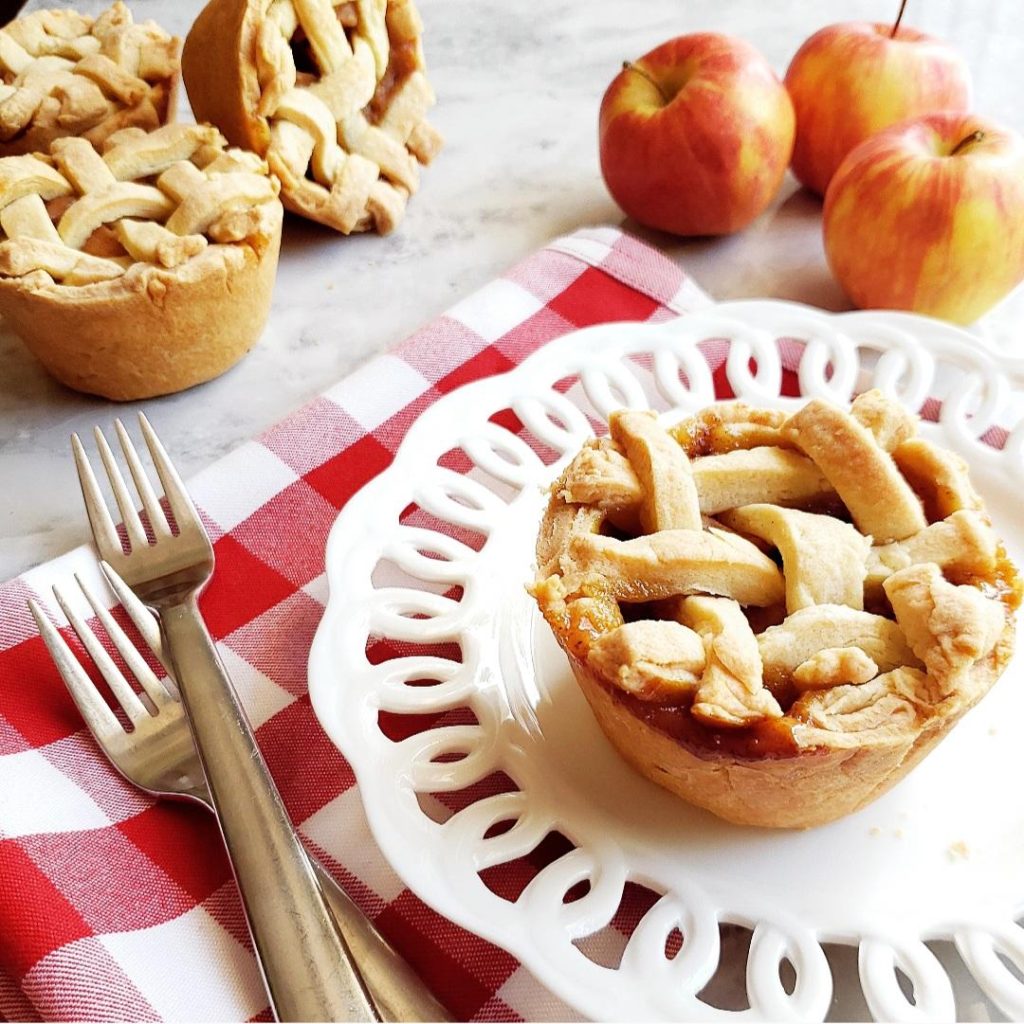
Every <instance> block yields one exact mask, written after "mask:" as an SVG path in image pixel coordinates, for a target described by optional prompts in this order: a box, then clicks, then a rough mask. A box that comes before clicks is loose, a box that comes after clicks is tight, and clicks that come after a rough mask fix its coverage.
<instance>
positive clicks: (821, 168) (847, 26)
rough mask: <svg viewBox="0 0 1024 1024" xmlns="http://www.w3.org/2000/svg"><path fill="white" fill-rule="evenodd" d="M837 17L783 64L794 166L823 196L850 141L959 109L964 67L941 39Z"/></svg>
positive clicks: (966, 89)
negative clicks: (836, 21) (793, 126)
mask: <svg viewBox="0 0 1024 1024" xmlns="http://www.w3.org/2000/svg"><path fill="white" fill-rule="evenodd" d="M891 32H892V26H891V25H883V24H877V23H873V22H867V21H863V22H843V23H841V24H838V25H829V26H827V27H826V28H823V29H821V30H820V31H818V32H815V34H814V35H813V36H811V37H810V38H809V39H808V40H807V41H806V42H805V43H804V44H803V46H801V47H800V49H799V50H798V51H797V52H796V55H795V56H794V57H793V59H792V61H791V62H790V65H789V68H788V70H787V71H786V78H785V83H786V88H787V90H788V91H789V95H790V97H791V98H792V100H793V109H794V110H795V112H796V142H795V145H794V147H793V173H794V174H795V175H796V177H797V179H798V180H799V181H800V182H801V183H802V184H804V185H806V186H807V187H808V188H809V189H811V190H812V191H814V192H817V193H818V195H824V194H825V189H826V188H827V187H828V183H829V181H830V180H831V179H832V175H833V174H835V172H836V170H837V169H838V167H839V165H840V163H842V161H843V159H844V157H845V156H846V154H847V153H849V152H850V150H852V149H853V147H854V146H856V145H858V144H859V143H861V142H863V141H864V140H865V139H867V138H869V137H870V136H872V135H874V134H875V132H878V131H881V130H882V129H883V128H888V127H889V126H890V125H894V124H898V123H899V122H901V121H906V120H909V119H910V118H913V117H920V116H921V115H923V114H930V113H933V112H934V111H937V110H948V111H960V112H963V113H966V112H967V110H968V108H969V107H970V101H971V80H970V72H969V71H968V69H967V65H966V63H965V62H964V60H963V58H962V57H961V56H960V55H959V54H958V53H957V52H956V50H954V49H953V47H951V46H949V45H947V44H946V43H944V42H942V41H941V40H938V39H935V38H933V37H931V36H928V35H925V34H924V33H923V32H918V31H917V30H916V29H912V28H909V27H904V26H900V28H899V31H898V32H897V33H896V36H895V38H890V34H891Z"/></svg>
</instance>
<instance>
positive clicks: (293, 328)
mask: <svg viewBox="0 0 1024 1024" xmlns="http://www.w3.org/2000/svg"><path fill="white" fill-rule="evenodd" d="M129 4H130V6H131V7H132V8H133V10H134V12H135V13H136V16H137V17H140V18H144V17H151V18H154V19H156V20H157V21H159V22H160V23H161V24H163V25H164V26H165V27H166V28H168V29H169V30H171V31H174V32H176V33H178V34H182V35H183V34H184V33H185V32H186V31H187V30H188V27H189V24H190V22H191V20H192V18H193V17H194V16H195V14H196V13H197V11H198V10H199V8H200V6H201V2H200V0H129ZM55 5H57V4H56V0H45V2H43V0H33V2H32V3H30V4H29V8H30V9H31V8H35V7H39V6H55ZM76 6H77V7H79V9H83V10H89V11H99V10H101V9H102V8H103V7H105V6H107V3H106V2H105V0H104V2H95V0H85V2H81V3H78V4H76ZM419 6H420V9H421V13H422V15H423V19H424V22H425V25H426V34H425V49H426V56H427V61H428V65H429V68H430V76H431V80H432V82H433V84H434V86H435V89H436V91H437V94H438V105H437V108H436V110H435V113H434V115H433V118H432V119H433V122H434V123H435V124H436V125H437V127H438V128H439V129H440V130H441V131H442V132H443V134H444V135H445V137H446V140H447V145H446V148H445V149H444V151H443V152H442V154H441V155H440V157H439V159H438V160H437V162H436V163H435V165H434V166H432V167H430V168H428V169H426V170H425V171H424V173H423V176H422V177H423V184H422V189H421V191H420V193H419V194H418V195H417V196H416V197H415V198H414V199H413V201H412V203H411V204H410V207H409V211H408V215H407V217H406V219H405V221H404V222H403V224H402V225H401V227H400V229H399V230H398V232H397V233H396V234H394V235H393V236H391V237H388V238H379V237H376V236H356V237H352V238H343V237H339V236H337V235H335V234H333V233H331V232H329V231H327V230H324V229H321V228H319V227H317V226H316V225H313V224H309V223H306V222H303V221H300V220H296V219H293V218H292V219H289V221H288V222H287V224H286V231H285V238H284V245H283V251H282V257H281V265H280V273H279V276H278V280H277V283H276V287H275V292H274V303H273V310H272V313H271V316H270V322H269V324H268V326H267V329H266V332H265V334H264V336H263V338H262V339H261V341H260V342H259V343H258V345H257V346H256V347H255V349H254V350H253V351H252V352H251V353H250V355H249V356H248V357H247V358H246V359H245V360H244V361H243V362H242V363H241V364H240V365H239V366H238V367H236V368H235V369H233V370H232V371H230V372H229V373H227V374H226V375H224V376H223V377H221V378H219V379H218V380H215V381H213V382H211V383H209V384H206V385H204V386H202V387H199V388H196V389H193V390H191V391H189V392H186V393H184V394H180V395H175V396H171V397H168V398H161V399H157V400H151V401H148V402H145V403H131V404H128V405H121V406H117V405H113V404H111V403H109V402H106V401H103V400H100V399H95V398H90V397H87V396H83V395H78V394H75V393H73V392H70V391H67V390H65V389H63V388H62V387H61V386H59V385H58V384H56V383H54V382H53V381H52V380H51V379H50V378H49V377H48V376H47V375H46V374H45V373H44V372H43V371H42V369H41V368H40V366H39V365H38V364H37V363H36V362H35V361H34V359H33V358H32V357H31V356H30V355H29V354H28V353H27V351H26V350H25V349H24V348H23V347H22V345H21V343H20V342H19V341H18V340H17V338H16V337H14V336H13V335H12V334H11V333H10V331H8V330H5V329H3V326H2V324H0V367H2V370H0V482H2V484H3V486H2V487H0V579H6V578H8V577H10V576H13V575H15V574H16V573H19V572H21V571H23V570H25V569H27V568H29V567H30V566H32V565H35V564H37V563H39V562H41V561H44V560H46V559H48V558H51V557H53V556H55V555H58V554H60V553H61V552H63V551H65V550H66V549H68V548H70V547H73V546H75V545H77V544H80V543H82V542H84V541H86V540H87V539H88V531H87V526H86V522H85V516H84V514H83V508H82V503H81V498H80V495H79V492H78V486H77V481H76V478H75V474H74V469H73V465H72V461H71V457H70V449H69V444H68V438H69V435H70V433H71V432H72V431H79V432H82V431H87V430H89V428H90V427H91V426H92V425H93V424H97V423H98V424H101V425H104V426H109V424H110V423H111V421H112V420H113V418H114V417H115V416H122V417H126V418H131V417H133V414H134V412H135V410H136V408H144V409H145V411H146V413H147V415H148V416H149V417H150V418H151V419H152V420H153V422H154V423H155V424H156V426H157V427H158V429H159V431H160V433H161V435H162V436H163V438H164V440H165V441H166V442H167V444H168V447H169V448H170V449H171V451H172V453H173V456H174V458H175V461H176V462H177V464H178V466H179V468H180V469H181V470H182V472H183V474H184V475H185V476H186V477H188V476H189V475H191V474H193V473H195V472H197V471H198V470H200V469H202V468H203V467H205V466H206V465H208V464H209V463H211V462H212V461H214V460H216V459H217V458H218V457H220V456H222V455H223V454H225V453H226V452H228V451H229V450H231V449H232V448H234V447H235V446H237V445H238V444H240V443H241V442H242V441H244V440H246V439H247V438H249V437H250V436H252V435H254V434H256V433H259V432H260V431H262V430H264V429H265V428H266V427H268V426H269V425H271V424H272V423H274V422H275V421H276V420H278V419H280V418H281V417H282V416H284V415H285V414H287V413H288V412H290V411H291V410H293V409H294V408H296V407H298V406H300V405H301V404H303V403H304V402H306V401H307V400H308V399H309V398H311V397H312V396H314V395H315V394H317V393H318V392H320V391H322V390H324V389H325V388H327V387H328V386H330V385H331V384H333V383H335V382H336V381H337V380H339V379H340V378H342V377H343V376H345V375H346V374H348V373H350V372H351V371H352V370H354V369H355V368H356V367H357V366H359V365H360V364H361V363H363V362H364V361H366V360H367V359H369V358H370V357H372V356H373V355H375V354H376V353H379V352H381V351H384V350H386V349H387V348H389V347H391V346H392V345H394V344H396V343H397V342H399V341H400V340H402V339H403V338H404V337H405V336H407V335H409V334H410V333H412V332H413V331H414V330H415V329H416V328H417V327H419V326H420V325H421V324H423V323H424V322H426V321H428V320H429V319H431V318H433V317H435V316H436V315H438V314H439V313H440V312H441V311H442V310H444V309H445V308H446V307H448V306H449V305H451V304H452V303H453V302H455V301H456V300H458V299H460V298H462V297H463V296H465V295H467V294H468V293H470V292H471V291H473V290H474V289H476V288H477V287H479V286H480V285H482V284H484V283H485V282H486V281H488V280H489V279H491V278H492V277H494V276H495V275H497V274H499V273H500V272H502V271H503V270H504V269H505V268H506V267H508V266H509V265H511V264H512V263H514V262H516V261H518V260H519V259H521V258H522V257H524V256H525V255H527V254H528V253H529V252H531V251H533V250H534V249H536V248H537V247H539V246H541V245H543V244H544V243H545V242H547V241H548V240H550V239H551V238H553V237H555V236H557V235H560V234H564V233H566V232H570V231H572V230H574V229H576V228H579V227H583V226H589V225H596V224H609V223H610V224H620V223H622V224H624V227H625V228H626V229H627V230H630V231H633V232H635V233H636V234H638V235H640V236H641V237H643V238H645V239H647V240H648V241H650V242H651V243H652V244H654V245H656V246H657V247H658V248H660V249H661V250H662V251H664V252H665V253H666V254H668V255H669V256H670V257H671V258H672V259H674V260H676V261H678V262H679V263H680V265H682V266H683V267H685V268H686V269H687V270H688V271H689V272H690V273H691V275H692V276H693V277H694V278H695V279H696V280H697V281H698V282H699V283H700V284H702V285H703V286H704V288H706V289H707V290H708V291H709V292H710V293H711V294H712V295H714V296H716V297H718V298H721V299H733V298H748V297H766V296H767V297H778V298H786V299H793V300H797V301H801V302H807V303H811V304H813V305H818V306H822V307H824V308H828V309H844V308H847V305H848V304H847V302H846V300H845V298H844V296H843V294H842V292H841V291H840V290H839V288H838V286H837V285H836V283H835V282H834V281H833V279H832V278H831V275H830V274H829V271H828V269H827V267H826V264H825V261H824V256H823V252H822V246H821V237H820V203H819V201H818V200H816V199H814V198H813V197H811V196H810V195H809V194H807V193H806V192H804V191H802V190H799V189H798V188H797V186H796V183H795V182H794V181H793V180H792V179H787V181H786V183H785V185H784V187H783V189H782V192H781V193H780V195H779V197H778V198H777V200H776V201H775V202H774V203H773V204H772V206H771V208H770V209H769V210H768V211H767V212H766V213H765V214H764V215H763V216H762V217H761V218H760V219H759V220H758V221H757V222H756V223H755V224H754V225H753V226H751V227H750V228H749V229H748V230H747V231H745V232H743V233H742V234H739V235H736V236H734V237H731V238H725V239H718V240H695V241H681V240H678V239H673V238H670V237H668V236H664V235H657V234H654V233H651V232H648V231H645V230H644V229H642V228H640V227H638V226H637V225H635V224H633V223H631V222H629V221H625V222H623V220H622V215H621V212H620V211H619V210H618V208H617V207H616V206H615V204H614V203H613V202H612V201H611V199H610V197H609V196H608V193H607V192H606V190H605V188H604V185H603V183H602V180H601V176H600V172H599V168H598V161H597V145H596V139H597V109H598V104H599V102H600V98H601V95H602V93H603V91H604V88H605V87H606V85H607V83H608V82H609V80H610V79H611V78H612V76H613V75H614V74H615V73H616V71H617V69H618V67H619V66H620V64H621V62H622V60H623V59H626V58H631V57H635V56H638V55H640V54H643V53H644V52H646V51H647V50H649V49H650V48H651V47H653V46H654V45H656V44H658V43H659V42H662V41H663V40H665V39H667V38H670V37H672V36H674V35H678V34H682V33H685V32H690V31H696V30H701V29H713V30H717V31H722V32H729V33H734V34H737V35H741V36H743V37H745V38H746V39H748V40H750V41H751V42H753V43H754V44H755V45H756V46H758V47H759V48H760V49H761V50H762V52H763V53H764V54H765V55H766V56H767V58H768V59H769V61H770V62H771V63H772V65H773V66H774V67H775V68H776V69H777V70H778V71H779V72H780V74H781V73H782V72H784V70H785V67H786V64H787V63H788V61H789V59H790V57H791V56H792V54H793V53H794V52H795V50H796V49H797V47H798V46H799V45H800V43H801V42H802V41H803V40H804V39H805V38H806V37H807V36H808V35H810V34H811V33H812V32H813V31H815V30H816V29H817V28H819V27H820V26H822V25H824V24H827V23H829V22H832V21H839V20H848V19H854V18H867V19H871V20H887V19H889V18H890V17H892V15H893V13H894V10H895V8H896V7H897V6H898V5H897V3H896V2H895V0H819V2H817V3H808V4H803V5H799V6H793V5H788V4H787V5H780V4H769V3H764V2H763V0H688V2H687V3H685V4H682V3H679V2H678V0H630V2H628V3H623V2H622V0H585V2H580V0H549V2H548V3H546V4H544V5H541V6H537V5H526V4H519V3H512V2H510V0H420V2H419ZM906 20H907V22H908V23H909V24H913V25H915V26H917V27H920V28H922V29H925V30H927V31H930V32H933V33H935V34H937V35H939V36H942V37H944V38H947V39H953V40H955V41H956V42H957V44H958V46H959V47H960V49H961V51H962V53H963V54H964V56H965V57H966V59H967V60H968V62H969V64H970V66H971V70H972V72H973V75H974V81H975V108H976V109H977V110H978V111H979V112H981V113H984V114H986V115H989V116H991V117H992V118H994V119H996V120H998V121H1001V122H1003V123H1006V124H1009V125H1012V126H1014V127H1016V128H1017V129H1018V130H1020V131H1024V108H1022V107H1021V105H1020V95H1021V93H1022V91H1024V88H1022V87H1024V21H1022V19H1021V17H1020V0H971V3H969V4H965V3H959V2H957V0H928V2H927V3H925V2H923V0H916V2H911V4H910V8H909V11H908V14H907V19H906ZM184 116H188V115H187V113H185V115H184ZM1020 324H1024V292H1022V291H1021V290H1018V292H1017V293H1016V294H1015V295H1014V296H1011V297H1010V299H1009V300H1008V301H1007V302H1005V303H1004V304H1003V305H1002V306H1001V307H1000V308H999V309H997V310H996V311H994V312H993V313H992V314H990V315H989V316H988V317H987V318H986V321H985V323H984V325H983V329H984V330H985V332H986V333H988V334H989V336H990V337H991V338H993V339H994V340H995V341H996V342H997V343H998V344H1000V345H1002V346H1004V347H1005V350H1006V351H1007V352H1011V351H1012V352H1014V353H1015V354H1020V353H1021V351H1024V327H1021V326H1019V325H1020ZM836 956H837V958H838V960H839V961H843V958H844V957H845V958H846V960H845V961H843V962H846V968H847V969H848V970H849V972H850V973H851V974H855V971H856V964H855V960H856V954H855V952H854V951H853V950H845V951H844V950H839V951H838V953H837V954H836ZM737 963H738V964H740V968H739V969H740V970H742V966H741V965H742V957H739V958H738V959H737ZM722 984H723V987H724V988H727V989H729V990H730V991H731V990H733V989H734V988H736V987H737V986H738V987H739V989H740V990H742V979H741V977H740V976H739V975H737V977H736V978H731V979H723V980H722ZM966 985H967V987H966V988H965V989H963V990H962V993H963V998H964V1001H963V1002H962V1003H961V1007H960V1008H961V1012H962V1014H963V1015H964V1016H966V1017H968V1019H975V1020H978V1019H987V1016H988V1014H989V1013H991V1012H993V1011H992V1008H991V1007H990V1006H988V1005H987V1004H986V1003H985V1001H984V999H983V997H982V996H981V993H980V992H978V991H977V990H976V989H972V988H970V982H969V981H968V982H966ZM865 1010H866V1008H865V1007H864V1006H863V1005H862V1004H854V1003H844V1004H843V1005H842V1006H840V1007H838V1009H837V1016H839V1017H840V1018H842V1019H864V1017H863V1015H864V1012H865Z"/></svg>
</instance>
